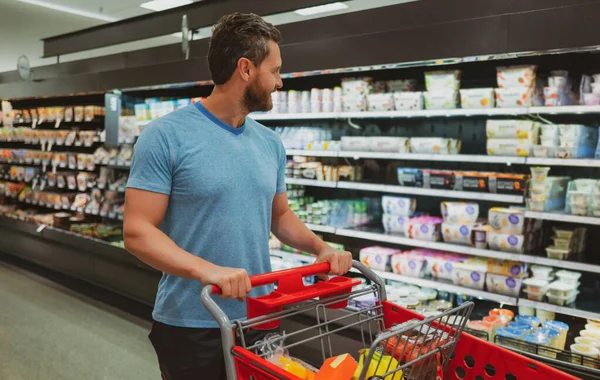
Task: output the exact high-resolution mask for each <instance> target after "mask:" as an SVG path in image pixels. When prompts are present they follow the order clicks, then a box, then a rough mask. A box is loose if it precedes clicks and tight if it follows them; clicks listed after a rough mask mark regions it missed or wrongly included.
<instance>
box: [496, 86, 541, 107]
mask: <svg viewBox="0 0 600 380" xmlns="http://www.w3.org/2000/svg"><path fill="white" fill-rule="evenodd" d="M531 106H533V89H527V88H497V89H496V108H513V107H531Z"/></svg>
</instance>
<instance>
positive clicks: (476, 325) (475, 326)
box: [467, 321, 493, 341]
mask: <svg viewBox="0 0 600 380" xmlns="http://www.w3.org/2000/svg"><path fill="white" fill-rule="evenodd" d="M467 327H468V328H470V329H471V330H476V331H481V332H485V333H486V334H487V336H488V341H492V340H490V338H491V337H492V330H493V327H492V324H491V323H490V322H485V321H469V322H467Z"/></svg>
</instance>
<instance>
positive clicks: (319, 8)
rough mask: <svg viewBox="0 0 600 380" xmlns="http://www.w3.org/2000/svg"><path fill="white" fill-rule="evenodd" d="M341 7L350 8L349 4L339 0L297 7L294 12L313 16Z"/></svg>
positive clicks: (337, 9)
mask: <svg viewBox="0 0 600 380" xmlns="http://www.w3.org/2000/svg"><path fill="white" fill-rule="evenodd" d="M341 9H348V6H347V5H346V4H344V3H340V2H339V1H338V2H336V3H331V4H324V5H317V6H315V7H309V8H302V9H297V10H295V11H294V13H297V14H299V15H300V16H311V15H316V14H319V13H326V12H333V11H339V10H341Z"/></svg>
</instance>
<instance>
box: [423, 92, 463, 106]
mask: <svg viewBox="0 0 600 380" xmlns="http://www.w3.org/2000/svg"><path fill="white" fill-rule="evenodd" d="M424 97H425V108H426V109H428V110H441V109H455V108H458V91H434V92H425V94H424Z"/></svg>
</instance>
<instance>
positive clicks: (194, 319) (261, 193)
mask: <svg viewBox="0 0 600 380" xmlns="http://www.w3.org/2000/svg"><path fill="white" fill-rule="evenodd" d="M285 166H286V154H285V148H284V146H283V144H282V142H281V139H280V138H279V136H278V135H277V134H276V133H275V132H273V131H271V130H270V129H268V128H266V127H265V126H263V125H261V124H259V123H257V122H256V121H254V120H252V119H250V118H247V119H246V121H245V123H244V125H242V126H241V127H240V128H234V127H232V126H230V125H227V124H225V123H223V122H222V121H220V120H219V119H217V118H216V117H215V116H214V115H212V114H211V113H210V112H209V111H208V110H207V109H206V108H204V106H202V105H201V104H200V103H195V104H193V105H191V106H189V107H186V108H183V109H181V110H178V111H175V112H173V113H170V114H168V115H166V116H164V117H161V118H160V119H158V120H156V121H154V122H152V123H150V124H148V126H147V127H146V128H145V129H144V131H143V132H142V134H141V135H140V137H139V139H138V141H137V143H136V145H135V148H134V155H133V162H132V166H131V174H130V176H129V181H128V183H127V187H130V188H135V189H142V190H147V191H152V192H156V193H162V194H167V195H169V205H168V208H167V212H166V214H165V217H164V220H163V222H162V224H161V226H160V229H161V231H163V232H164V233H165V234H166V235H167V236H169V237H170V238H171V239H172V240H173V241H174V242H175V243H176V244H177V245H178V246H179V247H180V248H182V249H184V250H186V251H187V252H189V253H191V254H193V255H196V256H198V257H201V258H203V259H205V260H207V261H209V262H211V263H213V264H216V265H219V266H225V267H234V268H244V269H246V270H247V271H248V274H250V275H254V274H260V273H266V272H270V271H271V262H270V256H269V233H270V230H271V210H272V202H273V197H274V196H275V194H279V193H282V192H284V191H285ZM164 254H165V255H168V254H169V252H164ZM201 289H202V284H201V283H200V282H199V281H195V280H188V279H184V278H180V277H176V276H173V275H170V274H166V273H164V274H163V276H162V279H161V280H160V283H159V285H158V293H157V295H156V302H155V305H154V312H153V318H154V319H155V320H156V321H159V322H162V323H165V324H169V325H173V326H180V327H204V328H206V327H218V325H217V323H216V322H215V321H214V319H213V318H212V316H211V315H210V314H209V313H208V312H207V311H206V310H205V309H204V308H203V307H202V305H201V304H200V291H201ZM267 291H268V289H266V288H265V287H263V288H262V289H261V288H258V289H254V290H253V291H252V293H251V295H252V296H257V295H263V294H265V292H267ZM215 299H216V301H217V303H218V304H219V306H220V307H221V308H222V309H223V311H225V313H226V314H227V315H228V316H229V318H231V319H232V320H237V319H243V318H245V317H246V305H245V303H241V302H239V301H237V300H224V299H221V298H219V297H215Z"/></svg>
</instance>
